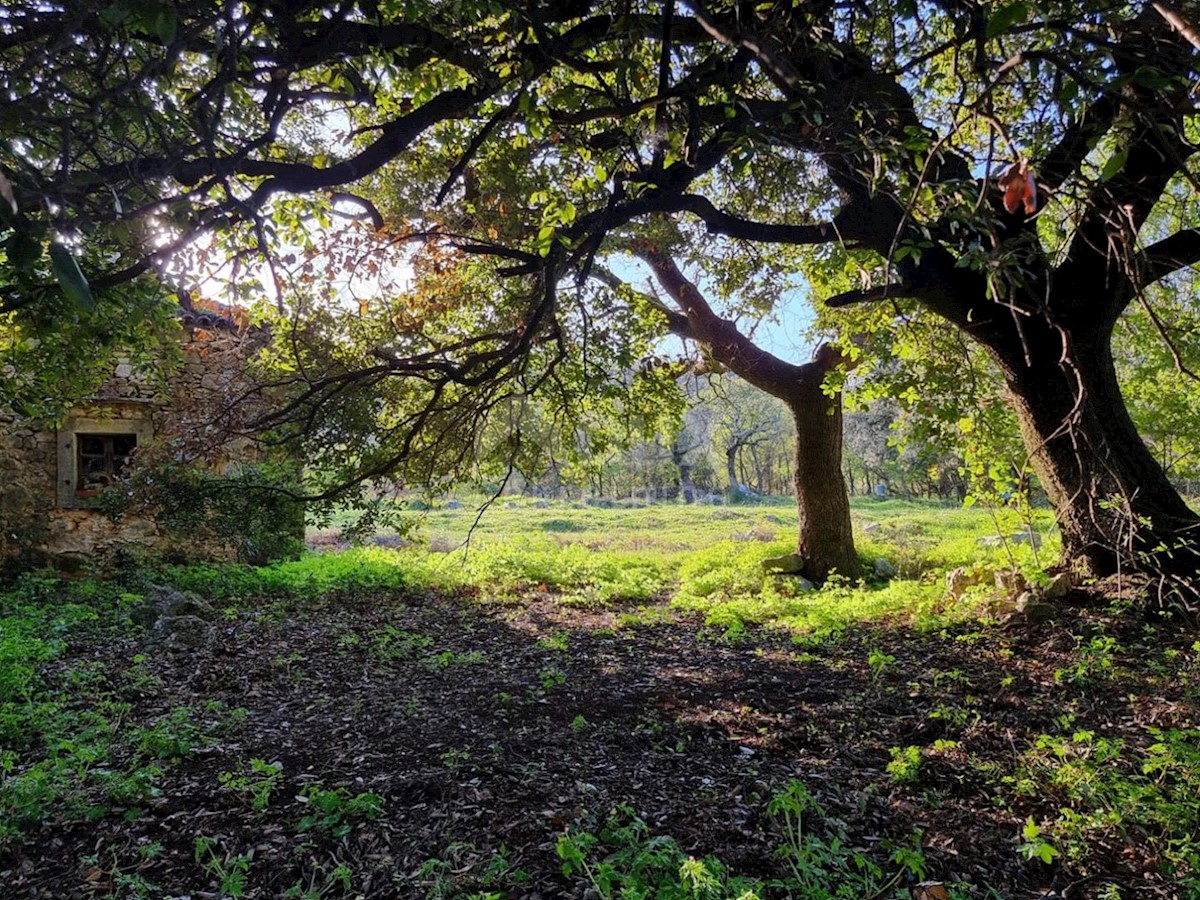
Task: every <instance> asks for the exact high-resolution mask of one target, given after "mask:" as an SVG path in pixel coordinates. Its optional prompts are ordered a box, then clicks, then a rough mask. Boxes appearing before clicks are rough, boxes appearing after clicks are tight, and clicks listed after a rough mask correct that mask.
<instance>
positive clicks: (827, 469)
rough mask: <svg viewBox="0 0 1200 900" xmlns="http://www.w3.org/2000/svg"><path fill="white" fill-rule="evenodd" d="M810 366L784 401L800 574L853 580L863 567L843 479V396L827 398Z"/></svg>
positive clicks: (820, 579)
mask: <svg viewBox="0 0 1200 900" xmlns="http://www.w3.org/2000/svg"><path fill="white" fill-rule="evenodd" d="M809 365H810V366H812V367H813V371H812V373H811V375H812V377H808V378H804V379H802V380H801V381H800V382H799V383H798V384H797V385H796V387H795V389H794V390H793V391H791V392H789V393H788V394H787V395H786V396H784V397H783V398H782V399H783V401H784V403H785V404H787V407H788V410H789V411H790V412H791V414H792V418H793V419H794V420H795V422H796V447H795V463H796V464H795V470H794V472H793V478H794V484H795V489H796V507H797V510H798V511H799V514H800V535H799V540H798V541H797V544H796V555H797V556H799V557H800V558H801V559H802V560H803V561H804V571H803V573H802V574H803V575H804V577H805V578H808V579H810V580H812V581H815V582H817V583H821V582H823V581H825V580H826V579H827V578H828V577H829V575H830V573H832V572H837V574H839V575H842V576H844V577H846V578H851V579H854V578H858V577H860V576H861V575H862V564H861V563H860V562H859V559H858V551H857V550H855V548H854V533H853V528H852V526H851V523H850V498H849V496H848V495H847V494H846V482H845V480H844V479H843V478H842V395H841V393H840V392H839V393H837V394H836V395H834V396H833V397H829V396H826V394H825V393H824V392H823V391H822V390H821V384H822V382H823V381H824V378H825V370H824V369H823V367H820V368H819V367H817V365H816V364H815V363H810V364H809ZM803 368H805V369H808V368H809V367H808V366H805V367H803Z"/></svg>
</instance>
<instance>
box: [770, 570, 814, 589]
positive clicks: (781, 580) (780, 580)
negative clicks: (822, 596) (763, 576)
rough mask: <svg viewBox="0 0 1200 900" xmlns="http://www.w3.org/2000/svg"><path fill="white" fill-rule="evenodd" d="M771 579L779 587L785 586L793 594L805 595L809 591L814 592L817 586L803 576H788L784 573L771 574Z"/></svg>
mask: <svg viewBox="0 0 1200 900" xmlns="http://www.w3.org/2000/svg"><path fill="white" fill-rule="evenodd" d="M771 577H772V578H773V579H775V584H776V585H777V586H779V587H783V586H784V585H786V586H787V587H788V589H789V590H791V592H792V593H793V594H805V593H807V592H809V591H815V590H816V589H817V586H816V585H815V584H813V583H812V582H811V581H809V580H808V579H807V578H805V577H804V576H803V575H788V574H786V573H784V572H772V573H771Z"/></svg>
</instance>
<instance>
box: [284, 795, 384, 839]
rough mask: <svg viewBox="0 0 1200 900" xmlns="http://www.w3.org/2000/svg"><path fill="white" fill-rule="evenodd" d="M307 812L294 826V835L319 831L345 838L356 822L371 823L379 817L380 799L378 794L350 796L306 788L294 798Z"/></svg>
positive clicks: (380, 809)
mask: <svg viewBox="0 0 1200 900" xmlns="http://www.w3.org/2000/svg"><path fill="white" fill-rule="evenodd" d="M298 799H299V800H300V802H302V803H304V804H306V805H307V806H308V807H309V809H310V810H312V811H311V812H310V813H308V814H307V815H305V816H303V817H302V818H301V819H300V821H299V823H298V824H297V825H296V830H297V831H302V832H303V831H312V830H314V829H319V830H322V831H328V832H329V833H330V834H332V835H333V836H334V837H336V838H342V837H345V836H346V835H347V834H349V833H350V830H351V829H352V828H353V827H354V823H356V822H359V821H368V822H370V821H374V820H375V819H378V818H379V817H380V816H381V815H383V798H382V797H381V796H379V795H378V794H371V793H361V794H351V793H350V792H349V791H347V790H346V789H345V788H342V787H339V788H334V789H332V790H330V789H327V788H323V787H321V786H320V785H319V784H310V785H309V786H308V787H307V788H305V789H304V792H303V793H302V794H301V795H300V797H299V798H298Z"/></svg>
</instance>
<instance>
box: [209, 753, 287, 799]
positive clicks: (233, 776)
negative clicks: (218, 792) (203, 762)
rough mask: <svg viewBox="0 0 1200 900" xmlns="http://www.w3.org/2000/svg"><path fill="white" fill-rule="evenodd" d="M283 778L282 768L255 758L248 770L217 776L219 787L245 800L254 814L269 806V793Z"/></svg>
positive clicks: (223, 773) (276, 764) (277, 764)
mask: <svg viewBox="0 0 1200 900" xmlns="http://www.w3.org/2000/svg"><path fill="white" fill-rule="evenodd" d="M282 778H283V766H282V765H281V764H280V763H269V762H267V761H266V760H264V759H259V758H257V757H255V758H253V759H251V760H250V764H249V770H248V771H243V772H236V773H235V772H222V773H221V774H220V775H218V776H217V781H218V782H220V784H221V787H223V788H225V789H226V790H227V791H232V792H233V793H235V794H238V795H239V796H241V797H243V798H245V799H246V800H247V801H248V802H249V803H250V807H251V809H253V810H254V811H255V812H265V811H266V809H267V807H268V806H270V804H271V793H272V792H273V791H274V790H275V788H276V787H277V786H278V785H279V782H280V780H281V779H282Z"/></svg>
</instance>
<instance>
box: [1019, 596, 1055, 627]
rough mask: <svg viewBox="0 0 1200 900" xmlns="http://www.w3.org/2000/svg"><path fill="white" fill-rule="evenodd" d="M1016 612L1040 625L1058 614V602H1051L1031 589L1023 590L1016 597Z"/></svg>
mask: <svg viewBox="0 0 1200 900" xmlns="http://www.w3.org/2000/svg"><path fill="white" fill-rule="evenodd" d="M1017 613H1018V614H1020V615H1022V616H1024V617H1025V618H1026V619H1028V620H1029V621H1030V622H1032V623H1034V624H1035V625H1040V624H1042V623H1043V622H1049V621H1050V620H1051V619H1053V618H1054V617H1055V616H1057V615H1058V604H1056V603H1051V602H1050V601H1048V600H1046V599H1045V598H1044V597H1040V596H1038V594H1036V593H1034V592H1033V591H1025V592H1024V593H1023V594H1021V596H1019V597H1018V598H1017Z"/></svg>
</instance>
